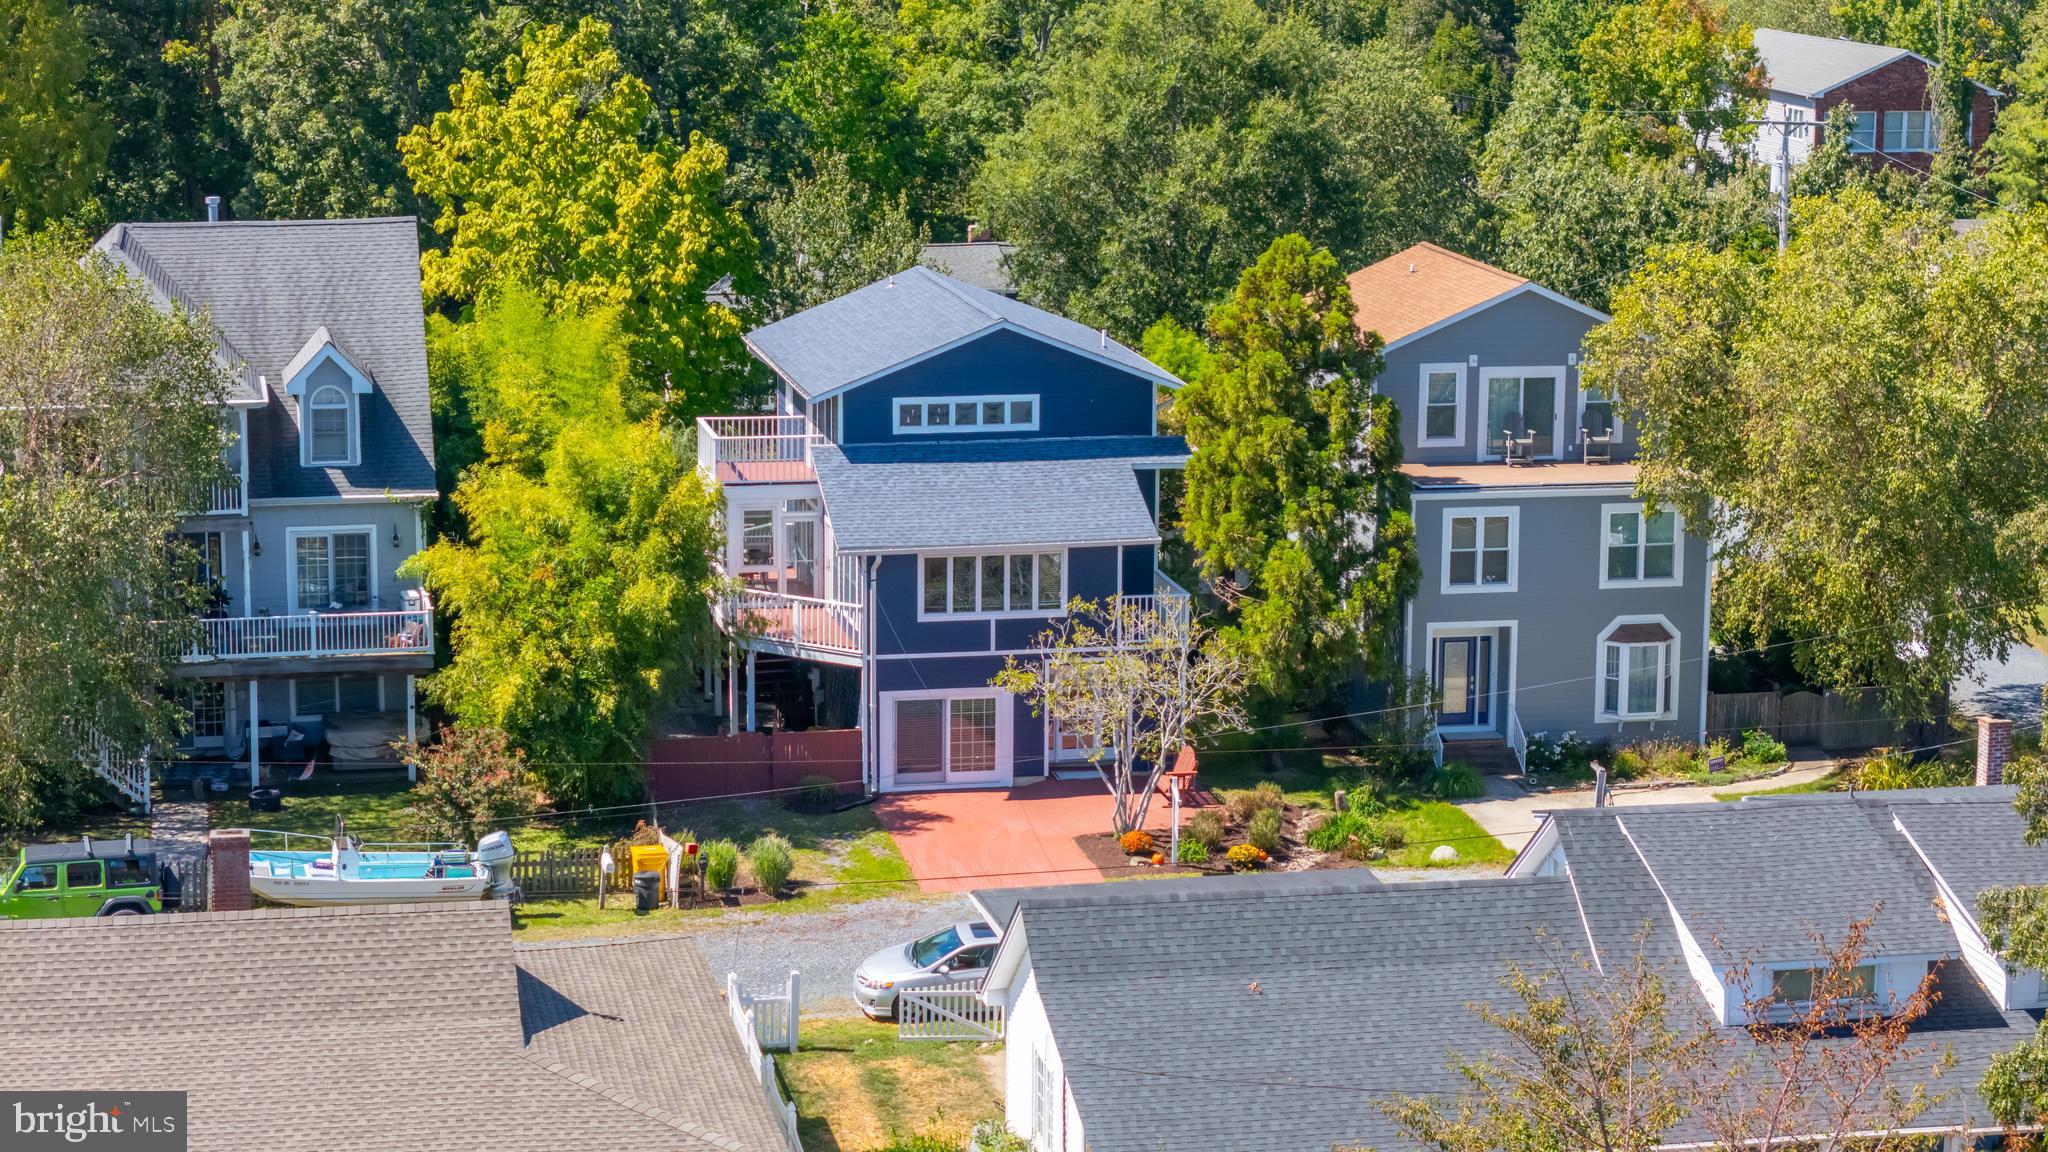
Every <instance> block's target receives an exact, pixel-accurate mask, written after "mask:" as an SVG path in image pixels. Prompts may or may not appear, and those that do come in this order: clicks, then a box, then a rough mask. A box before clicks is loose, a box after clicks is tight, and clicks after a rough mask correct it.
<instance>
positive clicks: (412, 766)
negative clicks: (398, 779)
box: [405, 672, 420, 783]
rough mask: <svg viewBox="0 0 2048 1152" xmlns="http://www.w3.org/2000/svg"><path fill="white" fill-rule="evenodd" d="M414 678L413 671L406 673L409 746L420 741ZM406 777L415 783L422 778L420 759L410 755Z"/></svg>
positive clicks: (407, 736) (407, 740) (406, 738)
mask: <svg viewBox="0 0 2048 1152" xmlns="http://www.w3.org/2000/svg"><path fill="white" fill-rule="evenodd" d="M414 679H415V677H414V676H413V674H412V673H410V672H407V673H406V674H405V742H406V744H407V746H415V745H417V744H418V743H419V742H420V740H419V716H420V713H419V697H418V696H417V695H416V694H415V693H414V684H413V681H414ZM405 778H406V780H407V781H410V782H413V783H417V782H418V781H419V778H420V765H419V761H417V760H414V759H413V758H412V757H410V756H408V757H406V759H405Z"/></svg>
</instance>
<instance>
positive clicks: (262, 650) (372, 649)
mask: <svg viewBox="0 0 2048 1152" xmlns="http://www.w3.org/2000/svg"><path fill="white" fill-rule="evenodd" d="M403 603H404V606H403V607H401V608H398V609H396V610H391V611H382V610H373V611H344V612H304V613H298V614H293V615H267V614H266V615H256V616H207V617H204V618H202V619H201V620H200V622H199V624H200V637H199V641H198V642H197V643H196V644H195V645H193V647H192V648H191V649H189V650H188V651H187V652H186V653H185V654H184V656H183V657H182V659H183V661H184V662H185V663H186V664H214V663H226V662H234V663H237V664H241V663H249V662H254V663H263V662H271V661H284V660H304V659H318V658H323V657H350V656H353V657H370V656H408V655H429V656H431V655H432V654H433V651H434V607H433V602H432V601H431V600H430V599H429V598H428V596H427V594H426V593H425V592H423V591H409V592H407V593H405V594H404V597H403Z"/></svg>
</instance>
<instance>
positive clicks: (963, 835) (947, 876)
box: [875, 780, 1192, 892]
mask: <svg viewBox="0 0 2048 1152" xmlns="http://www.w3.org/2000/svg"><path fill="white" fill-rule="evenodd" d="M1110 808H1111V805H1110V798H1109V792H1108V791H1107V790H1106V789H1104V788H1103V786H1102V782H1101V781H1100V780H1051V781H1047V782H1045V783H1042V784H1027V785H1025V786H1023V787H1020V788H990V789H976V790H973V791H966V792H914V793H898V794H895V795H890V796H884V797H882V798H881V799H880V800H877V801H875V813H876V815H878V816H879V817H881V821H882V826H883V827H884V828H887V829H888V830H889V834H890V835H891V836H893V837H895V838H896V847H897V849H898V850H900V851H901V852H902V853H903V858H904V860H906V861H907V862H909V864H910V874H911V875H912V876H915V877H917V878H918V886H919V887H921V888H923V889H924V890H925V891H927V892H965V891H968V890H970V889H974V888H1024V887H1038V886H1041V885H1046V884H1085V883H1092V882H1095V881H1099V880H1101V879H1102V873H1101V872H1099V871H1097V870H1096V868H1095V866H1094V865H1093V864H1090V863H1089V862H1088V857H1087V856H1085V855H1083V854H1082V852H1081V849H1080V848H1079V847H1077V846H1076V845H1075V844H1074V837H1076V836H1080V835H1083V834H1085V833H1089V832H1107V831H1109V829H1110ZM1191 809H1192V806H1190V805H1185V804H1184V805H1183V807H1182V811H1181V818H1182V820H1183V821H1185V820H1186V818H1187V815H1188V812H1189V811H1191ZM1171 812H1172V803H1171V802H1170V801H1169V800H1167V799H1166V798H1165V797H1163V796H1155V797H1153V799H1152V806H1151V808H1150V810H1148V811H1147V812H1146V820H1145V824H1146V826H1147V827H1148V828H1151V829H1153V830H1154V831H1155V832H1157V831H1160V830H1163V829H1165V828H1166V826H1167V822H1168V821H1169V820H1170V819H1171V816H1170V813H1171Z"/></svg>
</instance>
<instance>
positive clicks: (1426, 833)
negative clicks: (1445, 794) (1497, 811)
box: [1386, 799, 1515, 868]
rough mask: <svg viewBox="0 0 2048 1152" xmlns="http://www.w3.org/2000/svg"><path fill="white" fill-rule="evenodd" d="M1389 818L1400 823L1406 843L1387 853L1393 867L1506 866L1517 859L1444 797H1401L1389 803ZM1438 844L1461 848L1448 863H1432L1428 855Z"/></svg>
mask: <svg viewBox="0 0 2048 1152" xmlns="http://www.w3.org/2000/svg"><path fill="white" fill-rule="evenodd" d="M1388 809H1389V810H1388V817H1389V819H1391V820H1392V821H1393V822H1394V823H1396V824H1398V825H1400V827H1401V831H1402V832H1403V834H1405V835H1406V837H1407V841H1408V842H1407V844H1406V845H1404V846H1403V847H1401V848H1397V849H1395V850H1394V851H1393V852H1390V853H1388V854H1387V860H1386V863H1387V864H1388V865H1389V866H1391V867H1394V868H1466V867H1471V866H1473V865H1476V864H1498V865H1501V866H1503V867H1505V866H1506V865H1507V864H1508V863H1509V862H1510V861H1512V860H1513V859H1514V858H1515V854H1514V853H1513V852H1510V851H1508V848H1507V845H1505V844H1502V843H1501V842H1500V841H1498V840H1496V839H1494V838H1493V837H1492V836H1489V835H1487V833H1486V830H1485V829H1483V828H1481V827H1480V826H1479V822H1478V821H1476V820H1474V819H1472V817H1470V816H1468V815H1466V814H1465V810H1464V809H1462V808H1460V807H1458V806H1457V805H1456V804H1452V803H1449V802H1447V801H1444V800H1418V799H1400V800H1394V801H1392V802H1390V804H1389V806H1388ZM1439 844H1449V845H1450V846H1451V847H1453V848H1456V849H1457V850H1458V858H1457V859H1456V860H1454V861H1452V862H1450V863H1448V864H1436V863H1433V862H1432V861H1431V860H1430V858H1429V854H1430V853H1431V852H1434V851H1435V850H1436V848H1437V845H1439Z"/></svg>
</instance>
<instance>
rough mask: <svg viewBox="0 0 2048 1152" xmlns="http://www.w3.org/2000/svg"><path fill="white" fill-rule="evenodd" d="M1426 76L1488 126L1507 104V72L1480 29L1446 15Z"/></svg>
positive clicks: (1446, 96) (1436, 35)
mask: <svg viewBox="0 0 2048 1152" xmlns="http://www.w3.org/2000/svg"><path fill="white" fill-rule="evenodd" d="M1422 73H1423V75H1424V76H1425V77H1427V78H1428V80H1429V84H1430V87H1431V88H1434V89H1435V90H1436V91H1437V93H1438V94H1439V95H1441V96H1443V97H1444V99H1446V100H1448V101H1450V103H1451V106H1452V107H1453V108H1457V109H1460V110H1461V111H1463V112H1464V113H1465V114H1467V115H1468V116H1470V117H1471V118H1472V120H1473V121H1474V122H1475V123H1477V124H1479V125H1480V126H1482V127H1484V126H1485V125H1486V124H1488V123H1489V122H1491V121H1492V119H1493V115H1494V113H1495V112H1497V111H1499V108H1500V106H1501V105H1502V104H1505V103H1506V102H1507V84H1506V73H1505V71H1504V70H1503V69H1502V68H1501V67H1500V64H1499V62H1498V61H1497V60H1496V59H1495V58H1494V56H1493V54H1492V53H1490V52H1488V51H1487V50H1486V45H1485V43H1484V41H1483V40H1482V39H1481V37H1480V33H1479V29H1478V28H1476V27H1474V26H1473V25H1470V24H1463V23H1460V22H1459V21H1458V18H1457V17H1455V16H1453V15H1451V14H1450V13H1448V12H1446V13H1444V15H1443V19H1441V20H1439V21H1437V25H1436V31H1435V32H1434V33H1433V34H1431V36H1430V38H1429V51H1428V52H1427V53H1425V54H1424V56H1423V58H1422Z"/></svg>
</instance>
